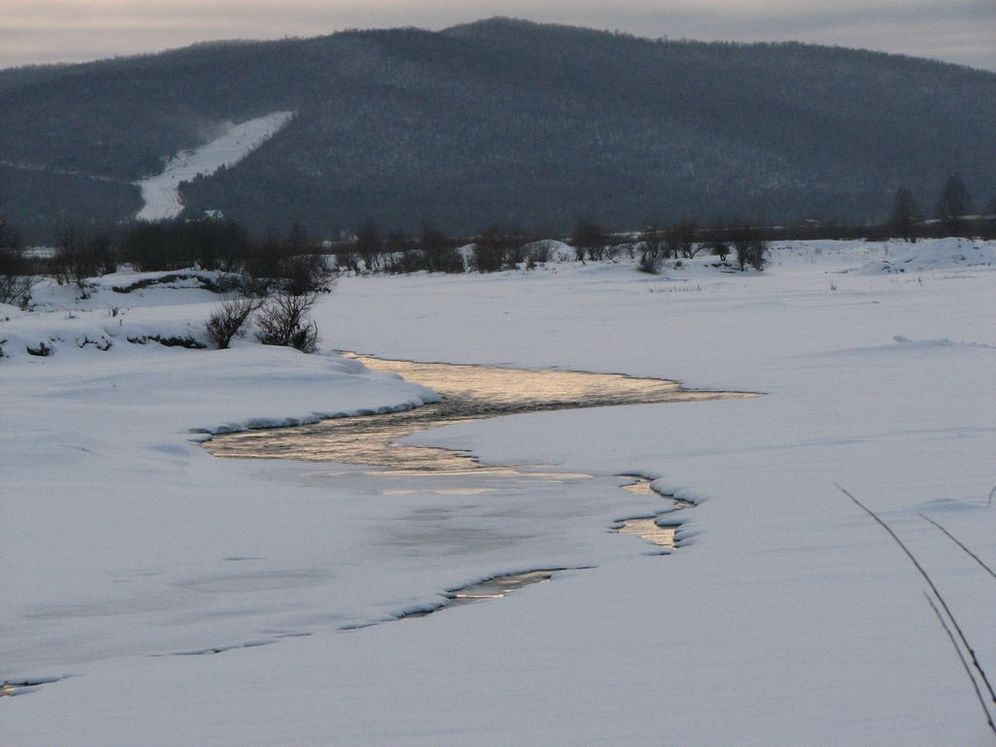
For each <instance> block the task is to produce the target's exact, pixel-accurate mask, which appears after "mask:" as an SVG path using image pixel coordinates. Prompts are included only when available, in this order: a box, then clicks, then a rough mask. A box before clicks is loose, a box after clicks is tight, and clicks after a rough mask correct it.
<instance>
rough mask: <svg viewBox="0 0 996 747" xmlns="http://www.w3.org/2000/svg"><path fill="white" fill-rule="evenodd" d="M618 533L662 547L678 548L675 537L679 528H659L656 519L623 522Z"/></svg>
mask: <svg viewBox="0 0 996 747" xmlns="http://www.w3.org/2000/svg"><path fill="white" fill-rule="evenodd" d="M616 531H617V532H619V533H620V534H629V535H632V536H633V537H639V538H640V539H642V540H646V541H647V542H652V543H653V544H655V545H659V546H660V547H670V548H675V547H677V546H678V542H677V537H676V536H675V535H676V533H677V531H678V527H675V526H670V527H662V526H658V525H657V520H656V519H654V518H650V519H627V520H626V521H624V522H622V525H621V526H620V527H619V528H618V529H617V530H616Z"/></svg>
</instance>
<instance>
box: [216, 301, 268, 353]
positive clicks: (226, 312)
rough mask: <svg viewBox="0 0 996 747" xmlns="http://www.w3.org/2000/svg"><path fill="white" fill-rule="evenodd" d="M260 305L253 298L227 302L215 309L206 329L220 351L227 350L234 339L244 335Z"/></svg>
mask: <svg viewBox="0 0 996 747" xmlns="http://www.w3.org/2000/svg"><path fill="white" fill-rule="evenodd" d="M260 305H261V302H260V301H258V300H256V299H253V298H236V299H234V300H232V301H225V302H224V303H223V304H221V305H220V306H218V308H217V309H215V311H214V313H213V314H211V317H210V318H209V319H208V320H207V324H206V327H207V333H208V336H209V337H210V338H211V339H212V340H213V341H214V344H215V345H217V346H218V349H219V350H225V349H226V348H227V347H228V346H229V345H230V344H231V342H232V340H233V339H234V338H236V337H241V336H242V335H243V334H244V332H243V328H244V327H245V324H246V322H247V321H249V317H250V316H252V315H253V314H254V313H255V312H256V310H257V309H258V308H259V307H260Z"/></svg>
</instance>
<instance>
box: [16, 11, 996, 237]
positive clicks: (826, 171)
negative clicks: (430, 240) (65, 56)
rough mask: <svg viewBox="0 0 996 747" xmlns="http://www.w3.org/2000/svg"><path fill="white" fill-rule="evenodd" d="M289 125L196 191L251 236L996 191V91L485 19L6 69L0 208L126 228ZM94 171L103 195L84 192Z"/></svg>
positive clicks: (875, 58)
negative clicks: (196, 170) (225, 131)
mask: <svg viewBox="0 0 996 747" xmlns="http://www.w3.org/2000/svg"><path fill="white" fill-rule="evenodd" d="M280 110H293V111H295V112H296V117H295V119H294V120H293V121H292V122H291V124H290V125H288V126H287V127H286V128H285V129H284V130H282V131H281V132H280V133H279V134H278V135H276V136H275V137H274V138H272V139H271V140H270V141H268V142H267V143H266V144H265V145H264V146H263V147H261V148H260V149H259V150H258V151H256V152H255V153H253V154H252V155H250V156H249V157H248V158H246V159H245V160H244V161H242V162H241V163H239V164H238V165H237V166H235V167H233V168H231V169H228V170H223V171H221V172H219V173H218V174H216V175H214V176H212V177H209V178H203V179H199V180H197V181H195V182H193V183H190V184H189V185H187V186H186V188H185V189H184V197H185V200H186V204H187V206H188V212H190V213H198V212H200V211H202V210H204V209H221V210H223V211H224V213H225V214H226V216H228V217H231V218H234V219H237V220H239V221H242V222H244V223H245V224H246V225H248V226H249V227H250V228H252V229H255V230H266V229H268V228H273V229H277V230H286V228H287V227H289V226H290V225H291V224H292V223H294V222H297V223H300V224H301V225H302V226H304V227H305V228H307V229H308V230H309V231H311V232H314V233H319V234H322V235H332V234H333V233H337V232H339V231H342V230H354V229H356V228H357V227H358V226H359V225H360V224H361V223H362V221H363V220H364V219H365V218H366V217H368V216H373V217H375V218H376V219H377V220H378V222H379V223H380V224H381V225H382V226H384V227H386V228H394V227H398V228H406V229H416V228H418V227H420V226H421V225H423V224H425V223H432V224H434V225H436V226H439V227H440V228H443V229H444V230H449V231H475V230H479V229H482V228H484V227H486V226H487V225H490V224H494V223H505V224H513V223H514V224H518V225H522V226H526V227H538V226H543V227H549V228H551V229H555V230H561V229H564V228H566V227H567V226H569V225H571V224H572V223H573V222H574V221H575V220H576V219H577V218H578V217H580V216H587V217H590V218H591V219H594V220H598V221H601V222H603V223H605V224H607V225H610V226H615V227H635V226H640V225H643V224H645V223H647V222H648V221H655V220H669V219H674V218H678V217H680V216H682V215H695V216H698V217H704V218H708V217H727V218H734V217H766V218H769V219H789V218H798V217H807V216H818V217H824V218H834V219H852V220H854V219H877V218H881V217H882V216H883V214H884V213H886V212H887V211H888V210H889V207H890V205H891V201H892V199H893V195H894V193H895V190H896V188H897V187H898V186H899V185H901V184H905V185H907V186H909V187H911V188H912V190H913V192H914V193H915V194H916V196H917V198H918V199H919V200H920V202H921V204H923V205H926V206H930V205H932V204H933V201H934V199H935V198H936V194H937V191H938V189H939V187H940V185H941V183H942V182H943V181H944V179H945V178H946V177H947V176H948V175H949V174H951V173H953V172H960V173H961V174H962V175H963V177H964V179H965V182H966V183H967V184H968V186H969V188H970V190H971V191H972V193H973V194H974V195H975V196H976V197H977V199H978V201H979V202H984V201H987V200H988V199H990V198H991V197H992V196H993V195H996V167H994V164H996V128H994V127H993V122H996V75H994V74H992V73H988V72H983V71H977V70H971V69H968V68H963V67H958V66H955V65H949V64H943V63H938V62H931V61H926V60H918V59H912V58H906V57H898V56H890V55H884V54H879V53H872V52H863V51H855V50H846V49H838V48H827V47H816V46H808V45H802V44H774V45H772V44H756V45H740V44H718V43H709V44H706V43H697V42H687V41H680V42H679V41H648V40H642V39H636V38H632V37H628V36H621V35H615V34H610V33H604V32H595V31H590V30H585V29H578V28H570V27H561V26H548V25H537V24H531V23H525V22H520V21H511V20H506V19H493V20H489V21H482V22H479V23H475V24H471V25H468V26H461V27H456V28H451V29H448V30H445V31H442V32H429V31H421V30H417V29H397V30H387V31H358V32H344V33H340V34H336V35H333V36H327V37H321V38H315V39H304V40H284V41H278V42H266V43H260V42H246V43H241V42H240V43H225V44H213V45H198V46H195V47H190V48H186V49H183V50H178V51H174V52H169V53H164V54H161V55H154V56H145V57H137V58H123V59H115V60H109V61H104V62H98V63H90V64H86V65H72V66H59V67H52V68H36V69H25V70H11V71H5V72H0V163H2V164H3V166H4V167H3V168H2V169H0V196H2V197H3V198H4V200H5V211H6V213H7V214H8V216H9V217H10V218H11V219H12V221H14V222H20V223H21V224H22V225H23V226H24V228H25V229H26V230H28V231H29V232H39V231H44V230H45V229H46V227H47V226H48V225H50V224H51V223H52V222H53V221H55V220H56V219H58V218H59V217H60V216H64V217H68V218H70V219H73V220H82V221H84V222H88V221H91V220H99V221H106V220H108V219H112V218H113V219H127V218H128V217H129V216H131V215H133V214H134V212H135V211H137V210H138V208H139V207H140V206H141V201H140V199H139V196H138V190H137V189H136V188H134V187H132V186H130V185H129V182H131V181H133V180H135V179H138V178H139V177H142V176H146V175H149V174H152V173H155V172H157V171H159V170H160V169H161V168H162V165H163V163H164V160H165V158H166V157H167V156H169V155H171V154H173V153H175V152H177V151H178V150H179V149H181V148H184V147H191V146H195V145H198V144H200V143H203V142H206V141H208V140H210V139H212V137H214V136H215V135H216V134H217V133H218V132H219V131H220V130H221V128H222V127H223V126H224V123H226V122H239V121H242V120H246V119H249V118H253V117H258V116H261V115H264V114H267V113H270V112H275V111H280ZM94 176H99V177H102V180H100V181H96V180H94V179H93V178H92V177H94Z"/></svg>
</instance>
